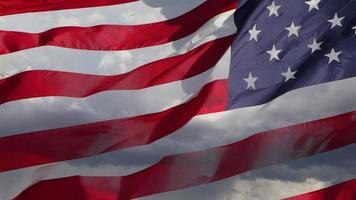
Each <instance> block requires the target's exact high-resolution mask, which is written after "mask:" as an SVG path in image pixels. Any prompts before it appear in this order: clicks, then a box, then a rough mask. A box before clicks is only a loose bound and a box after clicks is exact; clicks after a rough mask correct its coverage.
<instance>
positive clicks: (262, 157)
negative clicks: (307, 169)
mask: <svg viewBox="0 0 356 200" xmlns="http://www.w3.org/2000/svg"><path fill="white" fill-rule="evenodd" d="M355 132H356V112H351V113H347V114H343V115H339V116H335V117H331V118H326V119H322V120H317V121H312V122H308V123H303V124H298V125H294V126H290V127H286V128H280V129H276V130H272V131H267V132H263V133H260V134H256V135H253V136H251V137H249V138H247V139H245V140H242V141H239V142H236V143H233V144H230V145H227V146H223V147H217V148H213V149H208V150H204V151H198V152H191V153H185V154H178V155H172V156H168V157H165V158H163V159H162V160H161V161H159V162H158V163H156V164H154V165H152V166H151V167H149V168H146V169H145V170H142V171H140V172H138V173H135V174H131V175H128V176H123V177H79V176H75V177H66V178H60V179H52V180H46V181H41V182H39V183H37V184H35V185H33V186H32V187H30V188H28V189H27V190H25V191H24V192H23V193H22V194H20V195H19V196H18V197H17V198H16V199H17V200H28V199H37V200H42V199H52V200H56V199H58V200H62V199H66V200H72V199H73V200H77V199H86V200H94V199H95V200H96V199H106V200H111V199H112V200H114V199H118V200H127V199H132V198H138V197H142V196H147V195H151V194H156V193H161V192H166V191H171V190H176V189H181V188H187V187H191V186H195V185H199V184H205V183H210V182H214V181H217V180H221V179H224V178H228V177H231V176H234V175H237V174H240V173H243V172H246V171H249V170H252V169H256V168H260V167H264V166H268V165H271V164H276V163H280V162H286V161H289V160H293V159H298V158H303V157H306V156H311V155H314V154H317V153H322V152H325V151H330V150H333V149H336V148H339V147H342V146H345V145H349V144H352V143H355V142H356V134H355Z"/></svg>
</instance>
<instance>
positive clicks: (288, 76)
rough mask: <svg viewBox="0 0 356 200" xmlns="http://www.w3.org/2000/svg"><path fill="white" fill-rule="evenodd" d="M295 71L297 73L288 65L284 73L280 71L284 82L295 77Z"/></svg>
mask: <svg viewBox="0 0 356 200" xmlns="http://www.w3.org/2000/svg"><path fill="white" fill-rule="evenodd" d="M295 73H297V71H292V70H291V68H290V67H288V70H287V71H286V72H284V73H281V74H282V76H284V77H285V78H286V79H285V82H287V81H289V80H291V79H295V76H294V75H295Z"/></svg>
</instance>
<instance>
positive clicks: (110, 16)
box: [0, 0, 205, 33]
mask: <svg viewBox="0 0 356 200" xmlns="http://www.w3.org/2000/svg"><path fill="white" fill-rule="evenodd" d="M204 1H205V0H169V1H157V0H153V1H152V0H149V1H136V2H132V3H126V4H120V5H113V6H102V7H93V8H81V9H70V10H58V11H46V12H35V13H24V14H16V15H8V16H2V17H0V30H10V31H20V32H29V33H38V32H43V31H46V30H49V29H52V28H55V27H61V26H86V27H87V26H95V25H100V24H113V25H115V24H119V25H137V24H148V23H155V22H160V21H165V20H169V19H173V18H176V17H178V16H181V15H183V14H185V13H187V12H189V11H191V10H193V9H194V8H196V7H197V6H199V5H200V4H202V3H203V2H204Z"/></svg>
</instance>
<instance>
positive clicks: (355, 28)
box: [352, 26, 356, 35]
mask: <svg viewBox="0 0 356 200" xmlns="http://www.w3.org/2000/svg"><path fill="white" fill-rule="evenodd" d="M352 29H353V30H355V35H356V26H354V27H352Z"/></svg>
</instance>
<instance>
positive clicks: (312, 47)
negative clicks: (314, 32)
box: [308, 38, 323, 54]
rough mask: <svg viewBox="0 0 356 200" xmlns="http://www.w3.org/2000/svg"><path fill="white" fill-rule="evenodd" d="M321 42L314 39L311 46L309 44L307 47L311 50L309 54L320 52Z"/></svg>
mask: <svg viewBox="0 0 356 200" xmlns="http://www.w3.org/2000/svg"><path fill="white" fill-rule="evenodd" d="M322 44H323V42H319V43H318V42H317V41H316V39H315V38H314V41H313V44H309V45H308V47H309V48H311V53H312V54H313V53H314V52H315V51H317V50H321V47H320V46H321V45H322Z"/></svg>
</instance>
